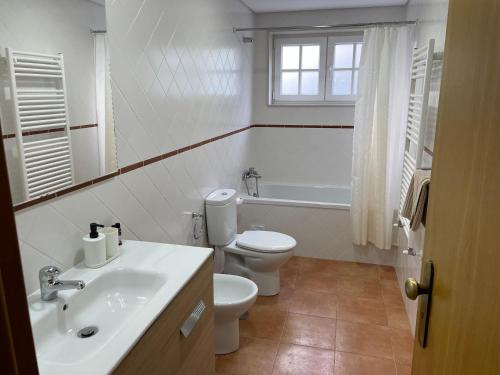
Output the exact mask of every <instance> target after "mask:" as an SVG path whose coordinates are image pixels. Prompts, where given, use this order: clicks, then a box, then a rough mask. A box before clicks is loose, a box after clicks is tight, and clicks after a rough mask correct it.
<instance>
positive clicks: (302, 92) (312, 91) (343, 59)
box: [270, 35, 362, 105]
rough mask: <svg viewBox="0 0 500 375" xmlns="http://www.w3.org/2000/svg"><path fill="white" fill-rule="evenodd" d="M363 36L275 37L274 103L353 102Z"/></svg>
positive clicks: (272, 89) (271, 89)
mask: <svg viewBox="0 0 500 375" xmlns="http://www.w3.org/2000/svg"><path fill="white" fill-rule="evenodd" d="M361 40H362V36H361V35H350V36H345V35H343V36H336V35H329V36H302V37H296V36H295V35H294V36H286V35H285V36H284V35H280V36H278V37H275V38H274V61H272V62H271V63H272V64H273V69H272V71H273V73H274V74H273V79H272V80H271V82H270V84H271V85H272V87H271V88H270V91H271V92H272V98H271V99H272V100H271V104H298V103H299V102H300V103H302V104H327V105H328V104H330V105H331V104H335V103H341V104H353V103H354V100H355V99H356V87H357V81H358V69H359V60H360V56H361V48H362V43H361Z"/></svg>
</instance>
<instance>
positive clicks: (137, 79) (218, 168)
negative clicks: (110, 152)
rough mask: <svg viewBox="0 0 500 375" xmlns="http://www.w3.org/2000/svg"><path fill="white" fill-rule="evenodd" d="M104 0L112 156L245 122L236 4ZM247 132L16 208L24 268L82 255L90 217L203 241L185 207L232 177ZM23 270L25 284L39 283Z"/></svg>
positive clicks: (126, 160) (152, 235) (138, 153)
mask: <svg viewBox="0 0 500 375" xmlns="http://www.w3.org/2000/svg"><path fill="white" fill-rule="evenodd" d="M108 5H109V8H108V9H107V17H108V25H107V29H108V33H109V38H110V55H111V76H112V90H113V106H114V115H115V125H116V137H117V148H118V150H117V153H118V163H119V166H120V167H124V166H126V165H129V164H132V163H135V162H137V161H141V160H144V159H146V158H149V157H154V156H157V155H160V154H162V153H165V152H169V151H172V150H174V149H177V148H181V147H185V146H188V145H190V144H193V143H196V142H199V141H202V140H205V139H208V138H211V137H215V136H218V135H221V134H224V133H227V132H230V131H232V130H236V129H240V128H242V127H245V126H248V125H250V124H251V122H250V121H251V118H250V115H251V103H252V92H251V90H252V82H251V75H252V61H253V57H252V46H248V45H244V44H243V43H242V42H241V41H240V40H239V39H238V36H237V35H235V34H234V33H233V32H232V28H233V27H234V26H241V25H243V26H251V25H252V24H253V14H252V13H251V12H250V11H249V10H248V9H247V8H246V7H245V6H244V5H242V4H241V3H240V2H239V1H237V0H223V1H209V2H206V1H202V0H193V1H173V0H170V1H164V0H145V1H131V0H115V1H113V2H110V3H109V4H108ZM208 57H210V63H209V64H207V59H208ZM207 65H209V66H210V69H209V68H208V67H207ZM230 78H231V80H232V84H230ZM209 86H211V87H210V88H209ZM247 141H248V134H245V135H243V134H238V135H235V136H232V137H229V138H225V139H222V140H219V141H217V142H214V143H210V144H207V145H204V146H203V147H200V148H197V149H194V150H191V151H189V152H185V153H182V154H179V155H176V156H175V157H171V158H169V159H165V160H163V161H161V162H157V163H154V164H151V165H148V166H146V167H144V168H142V169H139V170H134V171H131V172H129V173H127V174H124V175H122V176H119V177H116V178H113V179H111V180H108V181H105V182H102V183H100V184H98V185H95V186H92V187H90V188H87V189H85V190H83V191H78V192H75V193H72V194H69V195H68V196H63V197H62V198H58V199H55V200H52V201H50V202H48V203H46V204H40V205H38V206H35V207H33V208H30V209H27V210H24V211H21V212H18V213H17V214H16V220H17V229H18V233H19V238H20V241H21V243H22V246H23V263H24V270H25V273H26V275H32V274H36V273H37V272H38V269H39V268H41V267H42V266H43V265H46V263H56V264H59V265H61V266H64V267H71V266H73V265H74V264H75V263H76V262H77V261H79V260H81V258H82V251H81V248H82V243H81V237H82V236H83V235H84V234H85V233H86V232H87V230H88V229H87V227H88V224H89V223H90V222H94V221H96V222H101V223H103V224H112V223H114V222H116V221H119V222H120V223H121V224H122V228H123V237H124V238H132V239H142V240H147V241H160V242H174V243H180V244H198V245H203V244H206V240H205V238H202V239H200V240H199V241H197V242H196V241H194V240H193V237H192V219H191V216H190V215H189V214H186V212H187V213H189V212H203V209H204V202H203V201H204V197H205V195H206V194H208V192H210V191H211V190H213V189H215V188H218V187H233V188H237V187H238V186H239V174H240V171H241V170H242V169H243V166H244V163H245V160H246V154H247ZM26 279H27V283H28V284H29V288H28V291H32V290H33V289H36V288H37V285H36V283H34V282H33V280H32V278H29V277H28V276H27V277H26Z"/></svg>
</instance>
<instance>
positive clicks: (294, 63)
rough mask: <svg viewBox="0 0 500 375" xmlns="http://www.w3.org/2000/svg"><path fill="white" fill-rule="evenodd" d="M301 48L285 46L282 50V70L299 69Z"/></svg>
mask: <svg viewBox="0 0 500 375" xmlns="http://www.w3.org/2000/svg"><path fill="white" fill-rule="evenodd" d="M299 49H300V46H283V47H282V49H281V69H299Z"/></svg>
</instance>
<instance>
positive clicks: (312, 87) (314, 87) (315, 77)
mask: <svg viewBox="0 0 500 375" xmlns="http://www.w3.org/2000/svg"><path fill="white" fill-rule="evenodd" d="M301 74H302V77H301V82H300V95H318V92H319V88H318V83H319V72H302V73H301Z"/></svg>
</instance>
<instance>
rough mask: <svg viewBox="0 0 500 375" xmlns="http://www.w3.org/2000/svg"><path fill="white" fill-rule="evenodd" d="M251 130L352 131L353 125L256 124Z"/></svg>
mask: <svg viewBox="0 0 500 375" xmlns="http://www.w3.org/2000/svg"><path fill="white" fill-rule="evenodd" d="M252 128H283V129H354V125H280V124H274V125H273V124H256V125H252Z"/></svg>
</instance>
